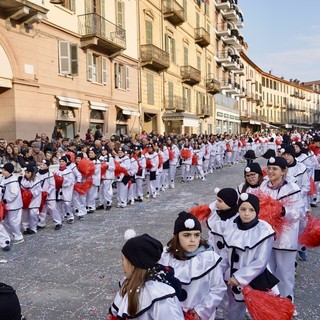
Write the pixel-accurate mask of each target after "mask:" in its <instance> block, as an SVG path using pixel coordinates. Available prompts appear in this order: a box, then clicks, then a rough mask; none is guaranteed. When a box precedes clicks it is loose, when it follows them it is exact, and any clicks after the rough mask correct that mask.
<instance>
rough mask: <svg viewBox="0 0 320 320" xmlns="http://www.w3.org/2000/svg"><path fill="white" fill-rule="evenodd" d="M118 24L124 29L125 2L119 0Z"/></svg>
mask: <svg viewBox="0 0 320 320" xmlns="http://www.w3.org/2000/svg"><path fill="white" fill-rule="evenodd" d="M116 17H117V26H118V27H121V28H122V29H124V3H123V2H122V1H117V16H116Z"/></svg>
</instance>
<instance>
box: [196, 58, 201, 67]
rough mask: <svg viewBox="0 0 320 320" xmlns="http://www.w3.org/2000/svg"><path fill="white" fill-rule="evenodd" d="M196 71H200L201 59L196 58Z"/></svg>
mask: <svg viewBox="0 0 320 320" xmlns="http://www.w3.org/2000/svg"><path fill="white" fill-rule="evenodd" d="M197 69H198V70H201V57H200V56H197Z"/></svg>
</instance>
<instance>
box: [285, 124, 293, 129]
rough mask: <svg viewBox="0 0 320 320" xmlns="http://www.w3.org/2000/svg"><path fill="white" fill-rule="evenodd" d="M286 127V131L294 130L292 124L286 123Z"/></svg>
mask: <svg viewBox="0 0 320 320" xmlns="http://www.w3.org/2000/svg"><path fill="white" fill-rule="evenodd" d="M284 127H285V128H286V129H292V124H289V123H286V124H285V125H284Z"/></svg>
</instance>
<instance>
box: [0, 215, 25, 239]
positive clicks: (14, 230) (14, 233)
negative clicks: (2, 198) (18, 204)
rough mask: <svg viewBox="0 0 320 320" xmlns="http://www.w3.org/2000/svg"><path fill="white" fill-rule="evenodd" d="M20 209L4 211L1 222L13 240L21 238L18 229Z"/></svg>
mask: <svg viewBox="0 0 320 320" xmlns="http://www.w3.org/2000/svg"><path fill="white" fill-rule="evenodd" d="M21 216H22V209H18V210H10V211H8V212H7V213H6V215H5V217H4V220H3V221H2V224H3V226H4V228H5V229H6V231H7V233H8V234H9V235H10V236H11V237H12V239H13V240H21V239H23V235H22V233H21V230H20V224H21Z"/></svg>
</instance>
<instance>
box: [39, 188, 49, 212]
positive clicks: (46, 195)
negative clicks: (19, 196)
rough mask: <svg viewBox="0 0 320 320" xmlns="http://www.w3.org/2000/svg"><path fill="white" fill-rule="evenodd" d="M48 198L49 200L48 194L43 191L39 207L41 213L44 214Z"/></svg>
mask: <svg viewBox="0 0 320 320" xmlns="http://www.w3.org/2000/svg"><path fill="white" fill-rule="evenodd" d="M47 198H48V192H46V191H42V192H41V203H40V207H39V212H42V210H43V207H44V205H45V203H46V201H47Z"/></svg>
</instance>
